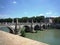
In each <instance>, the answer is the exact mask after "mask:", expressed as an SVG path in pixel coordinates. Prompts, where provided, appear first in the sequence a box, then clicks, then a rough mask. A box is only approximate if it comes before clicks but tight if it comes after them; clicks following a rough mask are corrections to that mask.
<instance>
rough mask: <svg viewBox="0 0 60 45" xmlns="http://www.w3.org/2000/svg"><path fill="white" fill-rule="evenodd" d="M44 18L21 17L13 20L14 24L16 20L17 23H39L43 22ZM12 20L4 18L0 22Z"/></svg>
mask: <svg viewBox="0 0 60 45" xmlns="http://www.w3.org/2000/svg"><path fill="white" fill-rule="evenodd" d="M44 18H45V17H44V16H36V17H34V16H33V17H30V18H28V17H22V18H14V22H16V19H18V21H19V22H25V23H26V22H32V20H33V22H41V21H44ZM12 20H13V19H12V18H6V19H0V22H12Z"/></svg>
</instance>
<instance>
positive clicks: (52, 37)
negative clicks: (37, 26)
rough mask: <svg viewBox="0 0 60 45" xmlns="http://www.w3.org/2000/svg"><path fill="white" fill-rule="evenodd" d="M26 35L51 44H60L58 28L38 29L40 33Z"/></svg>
mask: <svg viewBox="0 0 60 45" xmlns="http://www.w3.org/2000/svg"><path fill="white" fill-rule="evenodd" d="M26 37H27V38H30V39H33V40H37V41H40V42H44V43H47V44H49V45H60V30H58V29H49V30H45V31H38V33H26Z"/></svg>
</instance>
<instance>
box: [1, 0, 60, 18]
mask: <svg viewBox="0 0 60 45" xmlns="http://www.w3.org/2000/svg"><path fill="white" fill-rule="evenodd" d="M33 16H45V17H58V16H60V0H0V18H21V17H33Z"/></svg>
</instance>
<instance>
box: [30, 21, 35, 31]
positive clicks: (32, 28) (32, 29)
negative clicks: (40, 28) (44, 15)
mask: <svg viewBox="0 0 60 45" xmlns="http://www.w3.org/2000/svg"><path fill="white" fill-rule="evenodd" d="M31 31H32V32H35V30H34V27H33V20H32V22H31Z"/></svg>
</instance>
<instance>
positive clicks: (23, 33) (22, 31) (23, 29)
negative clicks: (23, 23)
mask: <svg viewBox="0 0 60 45" xmlns="http://www.w3.org/2000/svg"><path fill="white" fill-rule="evenodd" d="M20 33H21V36H23V37H25V36H26V34H25V27H23V28H22V29H21V32H20Z"/></svg>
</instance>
